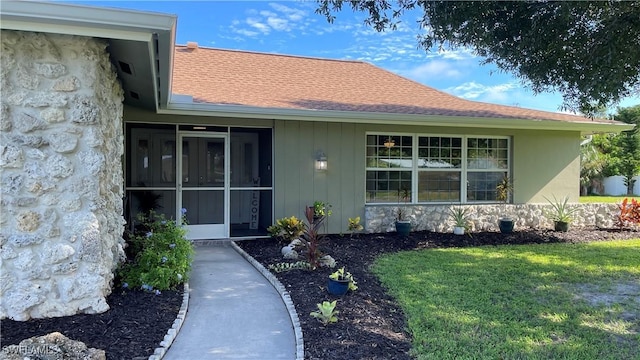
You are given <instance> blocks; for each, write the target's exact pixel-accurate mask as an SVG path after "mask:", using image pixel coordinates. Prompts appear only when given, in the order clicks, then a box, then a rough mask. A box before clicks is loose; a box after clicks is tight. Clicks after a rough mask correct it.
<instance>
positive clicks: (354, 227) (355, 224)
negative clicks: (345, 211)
mask: <svg viewBox="0 0 640 360" xmlns="http://www.w3.org/2000/svg"><path fill="white" fill-rule="evenodd" d="M347 221H348V223H349V225H348V227H347V229H348V230H349V231H350V232H351V236H352V237H353V234H354V233H355V232H358V231H362V230H363V229H364V227H362V225H360V216H357V217H355V218H347Z"/></svg>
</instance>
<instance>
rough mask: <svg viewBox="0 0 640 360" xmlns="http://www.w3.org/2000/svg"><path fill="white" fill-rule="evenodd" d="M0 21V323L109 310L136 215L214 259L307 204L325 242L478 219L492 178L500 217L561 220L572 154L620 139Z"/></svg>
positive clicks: (134, 15)
mask: <svg viewBox="0 0 640 360" xmlns="http://www.w3.org/2000/svg"><path fill="white" fill-rule="evenodd" d="M0 11H1V13H0V14H1V26H2V34H1V37H2V39H1V40H2V51H1V53H0V57H1V61H2V69H1V76H2V78H1V84H2V105H1V106H2V108H1V111H2V117H1V130H2V133H1V135H2V143H1V144H0V167H1V168H2V177H1V181H2V208H1V217H0V221H2V230H1V231H0V240H1V241H2V250H1V253H0V255H1V258H2V272H1V275H0V276H1V279H0V281H1V287H0V290H1V291H2V293H1V297H2V304H1V307H0V317H3V318H4V317H10V318H14V319H19V320H25V319H28V318H30V317H52V316H64V315H70V314H74V313H77V312H88V313H92V312H100V311H104V310H106V309H107V304H106V303H105V301H104V298H105V296H106V295H107V294H108V293H109V292H110V285H109V283H110V281H111V280H112V277H113V275H112V270H113V269H114V268H115V267H116V265H117V263H118V260H119V259H120V258H121V256H122V246H123V240H122V236H121V235H122V232H123V225H124V224H125V220H127V221H128V222H129V223H130V224H131V223H132V219H133V216H134V215H135V213H136V212H138V211H143V210H148V209H151V208H154V209H156V210H157V211H161V212H164V213H166V214H168V215H170V216H172V217H177V216H180V214H181V208H186V209H187V217H188V220H189V223H190V225H189V235H190V237H191V238H193V239H216V238H228V237H232V238H242V237H255V236H260V235H265V234H266V231H265V229H266V227H267V226H269V225H270V224H271V223H272V222H273V220H274V219H275V218H280V217H284V216H290V215H297V216H301V215H302V213H303V208H304V207H305V206H307V205H310V204H312V203H313V201H314V200H321V201H324V202H329V203H330V204H332V205H333V207H332V210H333V216H332V217H331V218H330V219H329V224H328V225H329V226H328V229H327V230H328V231H329V232H336V233H337V232H342V231H345V230H346V218H347V217H355V216H364V215H365V212H366V214H367V216H368V220H367V225H368V226H369V230H372V229H381V228H380V224H381V223H382V222H384V221H385V220H381V219H379V218H376V216H377V215H375V214H385V213H386V212H388V211H389V207H395V206H397V189H399V188H407V189H408V190H410V194H411V195H410V199H408V200H409V201H408V204H407V206H408V207H410V208H411V209H412V211H413V213H414V214H424V213H428V212H427V211H425V209H429V208H430V207H431V208H434V205H436V204H440V205H442V204H451V203H465V204H492V203H495V201H494V199H495V193H494V188H495V183H496V182H497V181H498V180H499V179H500V178H502V176H504V175H509V176H511V177H512V178H513V179H514V183H515V191H514V196H513V199H512V202H514V203H517V204H529V203H539V202H545V200H544V196H550V195H557V196H564V195H569V196H570V197H571V199H572V200H576V199H577V197H578V191H579V183H578V174H579V144H580V135H581V134H583V133H591V132H617V131H623V130H627V129H629V128H630V127H631V126H630V125H627V124H621V123H617V122H613V121H607V120H596V121H592V120H589V119H586V118H583V117H579V116H572V115H566V114H557V113H548V112H541V111H535V110H528V109H522V108H514V107H507V106H500V105H493V104H486V103H478V102H472V101H467V100H463V99H459V98H456V97H454V96H451V95H448V94H445V93H443V92H440V91H437V90H434V89H431V88H429V87H426V86H423V85H420V84H418V83H415V82H413V81H410V80H407V79H404V78H402V77H399V76H397V75H395V74H392V73H390V72H387V71H385V70H382V69H380V68H377V67H375V66H372V65H370V64H367V63H363V62H357V61H339V60H328V59H314V58H304V57H293V56H284V55H273V54H259V53H251V52H243V51H227V50H216V49H206V48H200V47H198V46H197V44H188V45H187V46H177V47H174V32H175V22H176V19H175V17H173V16H170V15H163V14H155V13H144V12H137V11H128V10H126V11H125V10H115V9H105V8H93V7H84V6H76V5H69V4H59V3H50V2H47V3H35V2H24V1H20V2H11V1H7V2H3V3H2V7H1V9H0ZM123 105H124V106H123ZM123 154H124V156H122V155H123ZM121 159H122V160H123V162H124V164H123V163H122V162H121ZM325 166H326V167H325ZM323 167H325V168H324V169H323ZM493 208H495V207H489V205H487V209H493ZM365 210H366V211H365ZM520 210H521V209H520V208H519V209H518V211H520ZM496 211H497V210H496ZM372 214H373V215H372ZM491 216H494V215H491ZM376 224H377V225H376Z"/></svg>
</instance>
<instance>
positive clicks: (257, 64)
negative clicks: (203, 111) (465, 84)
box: [172, 46, 600, 122]
mask: <svg viewBox="0 0 640 360" xmlns="http://www.w3.org/2000/svg"><path fill="white" fill-rule="evenodd" d="M172 92H173V93H176V94H185V95H191V96H192V97H193V101H194V102H199V103H212V104H224V105H244V106H256V107H268V108H282V109H305V110H333V111H357V112H378V113H398V114H417V115H444V116H462V117H475V118H516V119H543V120H559V121H586V120H588V119H586V118H584V117H582V116H575V115H568V114H560V113H552V112H546V111H538V110H530V109H524V108H518V107H511V106H504V105H495V104H489V103H482V102H476V101H469V100H464V99H461V98H458V97H455V96H453V95H449V94H447V93H444V92H442V91H439V90H436V89H433V88H430V87H428V86H425V85H422V84H419V83H417V82H414V81H412V80H409V79H406V78H403V77H401V76H398V75H396V74H394V73H391V72H389V71H386V70H384V69H381V68H379V67H376V66H373V65H371V64H368V63H365V62H361V61H343V60H331V59H318V58H308V57H298V56H287V55H275V54H265V53H255V52H247V51H233V50H220V49H210V48H202V47H199V48H196V49H187V47H185V46H176V48H175V55H174V69H173V84H172ZM599 122H600V120H599Z"/></svg>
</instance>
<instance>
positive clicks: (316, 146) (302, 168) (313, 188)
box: [274, 121, 364, 233]
mask: <svg viewBox="0 0 640 360" xmlns="http://www.w3.org/2000/svg"><path fill="white" fill-rule="evenodd" d="M362 131H363V130H360V132H358V131H356V127H355V125H353V124H340V123H320V122H317V123H314V122H304V121H278V122H276V125H275V130H274V132H275V138H276V142H275V151H274V152H275V158H276V165H277V168H274V171H275V184H274V199H275V206H274V208H275V214H274V217H275V218H276V219H279V218H282V217H285V216H291V215H295V216H299V217H302V216H304V207H305V206H309V205H312V204H313V202H314V201H316V200H318V201H323V202H328V203H330V204H332V205H333V207H332V211H333V214H332V216H331V217H330V218H329V221H328V222H327V232H329V233H344V232H346V230H347V218H348V217H354V216H361V217H362V216H363V215H364V201H363V199H364V198H363V195H362V194H364V173H362V171H363V169H364V165H363V164H364V163H363V161H364V153H363V151H364V143H363V142H364V132H362ZM357 146H360V147H362V148H363V149H362V151H356V149H355V147H357ZM319 150H322V151H324V153H325V155H326V156H327V163H328V169H327V171H316V170H315V159H316V155H317V152H318V151H319ZM356 156H361V158H362V159H360V160H358V159H357V158H356ZM358 172H360V173H362V174H357V173H358ZM358 181H360V183H358ZM356 199H357V200H356Z"/></svg>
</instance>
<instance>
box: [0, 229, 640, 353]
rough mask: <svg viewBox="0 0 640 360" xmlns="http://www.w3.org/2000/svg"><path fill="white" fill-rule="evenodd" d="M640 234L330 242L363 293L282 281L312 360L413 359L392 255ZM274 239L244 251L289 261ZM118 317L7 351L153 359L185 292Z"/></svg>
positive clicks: (120, 299) (71, 322)
mask: <svg viewBox="0 0 640 360" xmlns="http://www.w3.org/2000/svg"><path fill="white" fill-rule="evenodd" d="M637 237H640V233H639V232H637V231H635V232H634V231H623V232H620V231H617V230H593V229H574V230H571V231H570V232H568V233H556V232H552V231H534V230H527V231H518V232H515V233H513V234H510V235H503V234H499V233H474V234H473V237H469V236H454V235H452V234H441V233H430V232H415V233H412V234H411V235H410V236H409V237H408V238H401V237H399V236H397V235H396V234H362V235H360V236H359V237H358V238H349V237H348V236H346V237H340V236H335V235H333V236H329V237H327V238H326V239H325V241H324V246H323V249H324V250H325V252H326V253H328V254H330V255H332V256H333V257H334V258H335V259H336V261H337V262H338V266H346V268H347V270H348V271H350V272H351V273H353V275H354V276H355V278H356V280H357V281H358V286H359V289H358V290H357V291H356V292H353V293H349V294H347V295H345V296H343V297H333V296H331V295H329V294H328V293H327V292H326V290H325V287H326V277H327V276H328V274H329V273H330V272H331V270H329V269H319V270H316V271H314V272H307V271H291V272H288V273H280V274H277V276H278V278H279V279H280V281H281V282H282V283H283V284H284V285H285V286H286V287H287V289H288V290H289V293H290V294H291V297H292V299H293V301H294V303H295V306H296V310H297V312H298V316H299V317H300V322H301V324H302V330H303V335H304V341H305V354H306V358H307V359H410V358H411V357H410V355H409V349H410V347H411V339H410V336H409V334H407V333H406V331H405V322H404V317H403V315H402V311H401V310H400V308H399V307H398V306H397V304H396V303H395V302H394V301H393V299H392V298H391V297H390V296H388V295H387V294H386V293H385V291H384V289H383V288H382V287H381V285H380V283H379V282H378V280H377V279H376V277H375V276H374V275H373V274H371V273H370V272H369V271H368V269H369V266H370V265H371V263H372V261H373V259H375V258H376V257H377V256H378V255H380V254H384V253H390V252H395V251H399V250H411V249H419V248H434V247H453V246H479V245H499V244H529V243H553V242H571V243H580V242H587V241H601V240H611V239H629V238H637ZM282 245H283V244H280V243H277V242H276V241H274V240H272V239H262V240H254V241H244V242H240V246H241V247H242V248H244V249H245V250H246V251H247V252H249V254H251V255H252V256H254V257H255V258H256V259H257V260H258V261H260V262H261V263H262V264H264V265H265V266H266V265H268V264H272V263H276V262H280V261H282V257H281V255H280V247H281V246H282ZM334 299H337V300H338V307H339V310H340V314H339V318H340V321H339V322H338V323H336V324H331V325H329V326H327V327H324V326H322V324H320V323H319V322H318V321H317V320H315V319H313V318H311V317H310V316H309V313H310V312H311V311H314V310H315V306H316V303H318V302H321V301H323V300H334ZM107 302H108V303H109V305H110V306H111V309H110V310H109V311H107V312H105V313H103V314H96V315H74V316H67V317H61V318H54V319H41V320H30V321H26V322H17V321H12V320H2V323H1V324H0V326H2V331H1V332H0V344H2V346H7V345H12V344H17V343H19V342H20V341H21V340H24V339H26V338H30V337H33V336H40V335H44V334H47V333H50V332H53V331H58V332H61V333H62V334H64V335H65V336H67V337H69V338H71V339H74V340H79V341H82V342H84V343H86V344H87V345H88V346H89V347H93V348H97V349H103V350H105V351H106V353H107V359H114V360H115V359H118V360H119V359H135V358H141V359H142V358H147V357H148V356H149V355H151V354H152V353H153V351H154V349H155V348H156V347H157V346H158V345H159V343H160V341H162V339H163V337H164V335H165V334H166V332H167V330H168V329H169V328H171V326H172V324H173V321H174V320H175V318H176V316H177V313H178V311H179V309H180V306H181V304H182V290H179V291H164V292H162V294H161V295H154V294H152V293H146V292H141V291H122V290H120V289H119V290H116V291H114V293H113V294H111V295H110V296H109V297H108V298H107Z"/></svg>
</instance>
